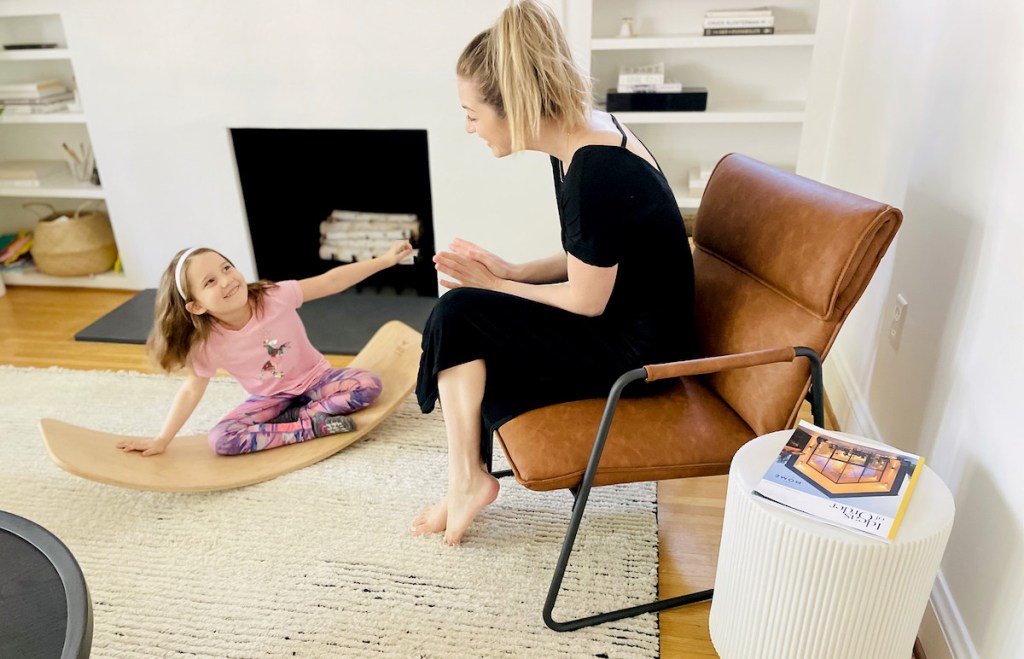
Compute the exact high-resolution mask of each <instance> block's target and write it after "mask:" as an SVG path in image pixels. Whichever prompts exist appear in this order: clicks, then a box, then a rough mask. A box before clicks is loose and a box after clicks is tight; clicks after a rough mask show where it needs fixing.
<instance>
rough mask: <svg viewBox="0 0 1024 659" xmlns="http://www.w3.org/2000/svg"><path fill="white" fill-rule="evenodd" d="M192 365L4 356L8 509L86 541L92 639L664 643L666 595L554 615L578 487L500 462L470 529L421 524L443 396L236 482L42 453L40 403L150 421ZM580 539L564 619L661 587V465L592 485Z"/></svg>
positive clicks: (210, 409)
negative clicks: (159, 478)
mask: <svg viewBox="0 0 1024 659" xmlns="http://www.w3.org/2000/svg"><path fill="white" fill-rule="evenodd" d="M179 383H180V380H179V379H177V378H173V377H167V376H157V375H142V374H137V373H124V372H122V373H111V372H88V371H68V370H62V369H56V368H53V369H23V368H14V367H0V401H2V402H3V410H4V413H3V415H2V418H0V455H2V456H3V459H2V460H0V509H3V510H6V511H8V512H11V513H14V514H16V515H21V516H22V517H26V518H28V519H30V520H32V521H34V522H36V523H37V524H40V525H42V526H43V527H45V528H47V529H48V530H50V531H51V532H52V533H54V534H55V535H56V536H57V537H59V538H60V539H61V540H62V541H63V542H64V543H65V544H66V545H67V546H68V548H69V549H70V550H71V552H72V553H73V554H74V555H75V557H76V559H77V560H78V562H79V564H80V565H81V567H82V570H83V572H84V573H85V577H86V580H87V582H88V586H89V589H90V593H91V596H92V601H93V606H94V634H93V654H92V656H94V657H98V658H105V657H114V658H118V657H164V656H177V655H186V656H191V657H210V658H218V659H223V658H225V657H245V658H249V657H274V658H279V657H292V656H295V657H361V656H372V657H446V658H447V657H524V656H526V657H560V656H565V657H655V656H657V655H658V647H659V646H658V623H657V618H656V616H655V615H654V614H645V615H642V616H639V617H637V618H631V619H627V620H624V621H619V622H614V623H608V624H604V625H600V626H597V627H591V628H588V629H583V630H579V631H576V632H567V633H556V632H553V631H550V630H549V629H548V628H547V627H546V626H545V625H544V622H543V620H542V619H541V609H542V607H543V603H544V598H545V596H546V594H547V588H548V583H549V581H550V577H551V571H552V569H553V566H554V564H555V561H556V558H557V554H558V550H559V547H560V546H561V542H562V537H563V535H564V532H565V528H566V525H567V523H568V519H569V514H570V508H571V503H572V497H571V495H569V494H568V493H567V492H549V493H535V492H530V491H529V490H526V489H525V488H523V487H521V486H520V485H519V484H518V483H516V482H515V481H514V480H511V479H504V480H503V482H502V489H501V494H500V495H499V497H498V499H497V501H496V502H495V503H494V504H493V505H491V506H490V507H488V508H487V509H485V510H484V511H483V512H482V513H481V515H480V516H479V517H478V518H477V520H476V522H475V523H474V525H473V527H471V529H470V531H469V533H468V534H467V536H466V538H465V544H464V545H463V546H461V547H458V548H449V547H446V546H444V544H443V543H442V542H441V538H440V536H439V535H434V536H429V537H424V538H413V537H410V536H409V535H408V533H407V528H408V526H409V523H410V521H411V520H412V518H413V517H414V516H415V515H416V514H417V513H418V512H419V510H420V509H421V508H422V507H423V506H424V505H425V504H427V503H429V502H432V501H433V500H435V499H437V498H439V497H440V496H441V495H442V494H443V490H444V484H445V473H446V449H445V437H444V428H443V424H442V420H441V416H440V413H439V412H435V413H433V414H431V415H427V416H424V415H422V414H420V412H419V409H418V407H417V406H416V405H415V401H414V399H412V398H410V399H409V400H407V401H406V402H405V403H403V405H402V407H400V408H399V410H398V411H397V412H396V413H395V414H393V415H392V416H391V417H390V418H389V419H388V420H386V421H385V422H383V423H382V424H381V425H380V426H379V427H378V428H377V429H376V430H374V432H373V433H371V434H370V435H368V436H367V437H366V438H365V439H363V440H362V441H360V442H358V443H356V444H353V445H352V446H350V447H348V448H346V449H345V450H343V451H341V452H340V453H338V454H337V455H335V456H333V457H331V458H329V459H327V460H325V461H323V462H320V463H317V464H315V465H313V466H310V467H307V468H305V469H302V470H300V471H297V472H293V473H290V474H286V475H284V476H281V477H280V478H277V479H275V480H272V481H268V482H264V483H260V484H257V485H252V486H249V487H245V488H241V489H237V490H229V491H223V492H212V493H203V494H170V493H160V492H143V491H137V490H125V489H120V488H116V487H113V486H109V485H102V484H99V483H94V482H92V481H87V480H83V479H80V478H77V477H75V476H72V475H71V474H68V473H67V472H65V471H63V470H61V469H60V468H59V467H57V466H56V465H55V464H54V463H53V462H51V461H50V459H49V457H48V456H47V455H46V451H45V449H44V447H43V442H42V439H41V437H40V435H39V431H38V429H37V425H36V424H37V422H38V420H39V419H40V418H41V417H53V418H57V419H61V420H65V421H68V422H71V423H76V424H80V425H84V426H88V427H92V428H95V429H97V430H104V431H109V432H116V433H122V434H149V433H153V432H155V431H156V430H157V429H158V428H159V426H160V423H161V422H162V420H163V416H164V414H165V412H166V410H167V407H168V405H169V404H170V402H171V398H172V397H173V395H174V392H175V391H176V389H177V387H178V385H179ZM243 398H244V393H243V392H242V390H241V389H240V388H239V387H238V386H237V385H236V384H235V383H234V382H233V381H230V380H227V379H221V378H215V379H214V380H213V381H211V383H210V387H209V389H208V391H207V394H206V396H205V398H204V399H203V401H202V403H201V404H200V406H199V408H198V409H197V410H196V412H195V414H194V415H193V416H192V419H191V420H190V421H189V423H188V424H187V426H186V428H185V429H184V431H185V432H202V431H203V430H204V429H205V428H208V427H209V426H210V425H212V424H213V423H214V422H215V421H216V420H217V419H219V417H220V416H221V415H222V414H223V413H224V412H225V411H227V410H228V409H229V408H230V407H231V406H233V405H235V404H236V403H238V402H240V401H241V400H242V399H243ZM111 450H115V449H113V448H111ZM277 450H287V448H284V449H277ZM140 459H149V460H154V459H159V458H158V457H154V458H141V456H140ZM226 459H230V458H226ZM496 461H497V462H500V460H496ZM576 546H577V549H576V551H575V552H574V554H573V558H572V560H571V561H570V565H569V569H568V572H567V575H566V580H565V584H564V586H563V591H564V592H563V594H562V596H561V597H560V599H559V604H558V607H556V610H555V618H556V619H560V620H561V619H565V618H567V617H570V616H571V617H576V616H579V615H588V614H592V613H596V612H599V611H604V610H608V609H610V608H618V607H622V606H630V605H635V604H639V603H641V602H643V601H649V600H651V599H654V598H655V597H656V594H657V552H658V541H657V528H656V519H655V490H654V486H653V484H639V485H628V486H614V487H605V488H598V489H597V490H595V491H594V492H593V493H592V494H591V497H590V502H589V503H588V506H587V515H586V517H585V518H584V522H583V525H582V527H581V530H580V536H579V538H578V540H577V545H576Z"/></svg>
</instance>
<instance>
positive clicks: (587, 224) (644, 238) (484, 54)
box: [411, 0, 694, 544]
mask: <svg viewBox="0 0 1024 659" xmlns="http://www.w3.org/2000/svg"><path fill="white" fill-rule="evenodd" d="M456 74H457V76H458V95H459V103H460V104H461V105H462V107H463V109H464V110H465V112H466V132H468V133H470V134H476V135H477V136H478V137H479V138H480V139H482V140H484V141H485V142H486V143H487V146H488V147H489V148H490V150H491V152H492V153H493V154H494V155H495V156H496V157H498V158H503V157H505V156H507V155H509V154H511V153H513V152H516V151H521V150H530V151H539V152H541V153H545V154H547V155H548V156H549V157H550V162H551V167H552V175H553V180H554V188H555V197H556V200H557V203H558V215H559V220H560V222H561V236H562V245H561V247H562V249H561V250H560V251H559V252H558V253H556V254H553V255H552V256H550V257H548V258H545V259H540V260H537V261H532V262H529V263H522V264H514V263H509V262H508V261H505V260H504V259H502V258H500V257H498V256H497V255H495V254H492V253H491V252H488V251H486V250H484V249H481V248H480V247H478V246H476V245H474V244H472V243H470V242H467V241H464V240H455V241H454V242H453V243H452V244H451V246H450V249H449V251H446V252H440V253H438V254H437V255H436V256H435V257H434V262H435V264H436V267H437V270H439V271H440V272H441V273H442V275H445V276H446V278H445V279H442V281H441V284H442V285H443V286H445V287H447V288H452V289H454V290H452V291H450V292H448V293H445V294H444V295H443V296H441V299H440V300H439V301H438V303H437V305H436V306H435V307H434V310H433V312H432V313H431V315H430V318H429V319H428V320H427V324H426V327H425V329H424V331H423V356H422V359H421V361H420V369H419V377H418V381H417V386H416V394H417V397H418V400H419V404H420V408H421V409H422V411H423V412H430V411H431V410H432V409H433V408H434V405H435V404H436V403H437V402H438V401H439V400H440V403H441V409H442V412H443V413H444V421H445V429H446V432H447V438H448V454H449V459H448V492H447V495H446V496H445V497H444V498H443V499H441V501H439V502H438V503H436V504H435V505H433V506H431V507H429V508H427V509H426V510H424V511H423V513H422V514H421V515H420V516H419V517H417V518H416V519H415V520H414V521H413V523H412V528H411V532H412V533H413V534H414V535H422V534H425V533H435V532H444V534H445V537H444V540H445V542H447V543H448V544H458V543H459V542H460V541H461V540H462V536H463V534H464V533H465V531H466V529H467V528H468V527H469V525H470V524H471V523H472V521H473V519H474V518H475V517H476V515H477V514H478V513H479V512H480V511H481V510H482V509H483V508H484V507H486V506H487V505H489V504H490V503H491V502H492V501H494V499H495V498H496V497H497V495H498V481H497V480H495V478H494V477H493V476H491V475H490V474H489V473H488V472H487V470H486V468H485V467H484V466H483V464H482V463H481V459H480V446H481V430H482V431H483V432H485V433H488V435H491V434H493V432H494V431H495V430H496V429H497V428H499V427H500V426H501V425H502V424H503V423H505V422H506V421H508V420H509V419H511V418H513V417H515V416H518V415H519V414H522V413H523V412H526V411H528V410H531V409H536V408H539V407H542V406H544V405H549V404H553V403H560V402H565V401H570V400H580V399H585V398H597V397H602V398H603V397H604V396H606V395H607V394H608V391H609V389H611V386H612V383H613V382H614V381H615V380H616V378H618V376H620V375H622V374H623V373H625V372H626V371H628V370H631V369H633V368H638V367H640V366H642V365H644V364H650V363H658V362H667V361H674V360H678V359H685V358H687V357H688V354H687V351H688V348H686V347H684V348H682V349H680V348H679V346H686V345H687V343H688V342H690V341H691V339H690V337H692V336H693V334H692V327H693V322H694V321H693V262H692V260H691V255H690V249H689V245H688V243H687V239H686V231H685V229H684V227H683V221H682V217H681V216H680V214H679V208H678V206H677V204H676V201H675V198H674V197H673V196H672V191H671V189H670V188H669V185H668V182H667V181H666V180H665V176H664V175H663V174H662V172H661V169H660V167H659V166H658V163H657V161H656V160H655V159H654V156H653V155H651V153H650V151H648V150H647V148H646V147H645V146H644V145H643V144H641V142H640V140H639V139H638V138H637V137H636V135H634V134H633V133H632V132H631V131H630V130H629V129H628V128H627V127H626V126H624V125H622V124H621V123H620V122H619V121H618V120H617V119H616V118H615V117H614V116H612V115H610V114H608V113H607V112H601V111H599V110H595V109H593V108H592V107H591V90H590V83H589V80H588V78H587V77H586V75H585V74H584V73H583V72H582V71H581V70H580V69H579V68H578V67H577V65H576V64H575V62H573V60H572V55H571V54H570V51H569V46H568V43H567V41H566V38H565V34H564V33H563V32H562V29H561V26H560V25H559V24H558V20H557V19H556V18H555V15H554V14H553V12H552V11H551V10H550V8H548V7H547V6H546V5H544V4H543V3H541V2H538V1H536V0H513V2H511V3H510V4H509V6H508V8H506V9H505V10H504V11H503V12H502V14H501V16H500V18H499V19H498V21H497V22H496V23H495V24H494V26H493V27H491V28H489V29H487V30H484V31H483V32H481V33H480V34H478V35H477V36H476V37H475V38H474V39H473V40H472V41H470V43H469V45H467V46H466V47H465V49H464V50H463V52H462V55H461V56H460V57H459V60H458V62H457V64H456ZM481 418H482V419H483V424H484V425H483V426H481ZM552 450H556V448H553V449H552Z"/></svg>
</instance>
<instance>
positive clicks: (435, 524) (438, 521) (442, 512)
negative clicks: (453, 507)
mask: <svg viewBox="0 0 1024 659" xmlns="http://www.w3.org/2000/svg"><path fill="white" fill-rule="evenodd" d="M447 522H448V497H445V498H443V499H441V500H440V501H438V502H437V503H435V504H434V505H433V506H430V507H429V508H426V509H424V510H423V512H421V513H420V514H419V515H417V516H416V519H414V520H413V521H412V527H411V528H410V529H409V533H411V534H412V535H415V536H421V535H426V534H427V533H440V532H441V531H444V528H445V525H446V524H447Z"/></svg>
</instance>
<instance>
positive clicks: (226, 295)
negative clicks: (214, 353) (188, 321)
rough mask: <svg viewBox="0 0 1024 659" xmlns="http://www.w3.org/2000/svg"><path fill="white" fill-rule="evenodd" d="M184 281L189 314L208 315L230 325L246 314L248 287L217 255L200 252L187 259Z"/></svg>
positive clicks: (233, 268)
mask: <svg viewBox="0 0 1024 659" xmlns="http://www.w3.org/2000/svg"><path fill="white" fill-rule="evenodd" d="M185 279H186V281H187V282H188V293H189V296H190V298H191V300H190V301H189V303H188V304H187V305H186V307H187V308H188V310H189V311H191V312H192V313H194V314H204V313H209V314H210V315H211V316H213V317H214V318H217V319H218V320H224V321H226V322H229V323H233V322H236V321H237V320H238V319H239V317H240V315H247V314H248V307H249V288H248V286H247V285H246V281H245V277H243V276H242V273H240V272H239V271H238V270H237V269H236V268H235V266H233V265H231V263H230V262H229V261H228V260H227V259H225V258H224V257H223V256H221V255H220V254H218V253H217V252H212V251H210V252H203V253H201V254H196V255H195V256H193V257H192V258H190V259H189V262H188V263H187V264H186V265H185ZM240 312H244V314H241V313H240ZM246 320H248V318H246Z"/></svg>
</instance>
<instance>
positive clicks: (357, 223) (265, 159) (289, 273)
mask: <svg viewBox="0 0 1024 659" xmlns="http://www.w3.org/2000/svg"><path fill="white" fill-rule="evenodd" d="M231 139H232V142H233V144H234V151H235V162H236V165H237V168H238V178H239V183H240V184H241V189H242V198H243V201H244V203H245V212H246V215H247V217H248V221H249V235H250V238H251V240H252V248H253V255H254V256H255V259H256V272H257V275H258V276H259V277H261V278H264V279H271V280H275V281H279V280H282V279H302V278H304V277H311V276H315V275H318V274H321V273H323V272H326V271H327V270H329V269H331V268H333V267H335V266H337V265H340V264H342V263H346V262H352V261H358V260H362V259H366V258H371V257H372V256H374V255H377V254H379V253H381V252H382V251H383V250H384V249H386V248H387V246H388V245H390V244H391V242H392V241H393V240H395V239H398V238H399V237H407V238H409V240H410V242H411V243H412V245H413V248H414V249H415V250H416V256H415V258H414V259H412V260H411V262H409V263H406V264H400V265H398V266H396V267H394V268H389V269H387V270H384V271H383V272H379V273H377V274H376V275H374V276H372V277H370V278H369V279H367V280H365V281H364V282H363V283H361V284H359V285H358V286H357V287H356V290H357V291H359V292H360V293H370V294H372V293H375V292H378V293H388V294H399V295H418V296H429V297H436V296H437V275H436V272H435V270H434V267H433V262H432V260H431V257H432V256H433V255H434V232H433V216H432V211H431V200H430V172H429V165H428V158H427V132H426V130H347V129H344V130H343V129H278V128H232V129H231Z"/></svg>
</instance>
